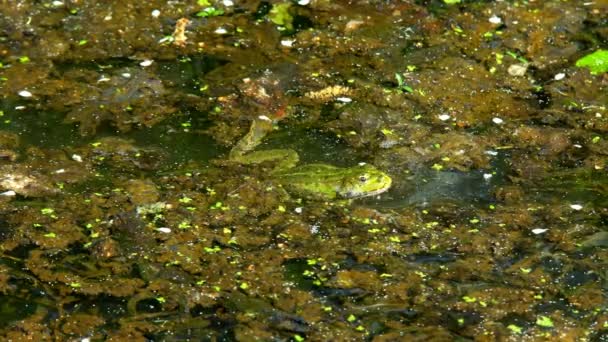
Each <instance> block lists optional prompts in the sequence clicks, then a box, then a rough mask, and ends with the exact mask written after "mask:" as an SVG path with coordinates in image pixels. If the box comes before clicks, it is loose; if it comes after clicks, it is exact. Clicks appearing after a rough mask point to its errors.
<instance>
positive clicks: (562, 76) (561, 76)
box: [553, 72, 566, 81]
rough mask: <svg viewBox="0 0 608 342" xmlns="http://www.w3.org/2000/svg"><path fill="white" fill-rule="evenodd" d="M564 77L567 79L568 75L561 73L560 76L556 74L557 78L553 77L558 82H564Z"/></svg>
mask: <svg viewBox="0 0 608 342" xmlns="http://www.w3.org/2000/svg"><path fill="white" fill-rule="evenodd" d="M564 77H566V74H564V73H563V72H560V73H559V74H555V76H553V79H554V80H556V81H559V80H563V79H564Z"/></svg>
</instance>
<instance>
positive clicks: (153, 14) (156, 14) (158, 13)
mask: <svg viewBox="0 0 608 342" xmlns="http://www.w3.org/2000/svg"><path fill="white" fill-rule="evenodd" d="M152 16H153V17H154V18H158V17H159V16H160V11H159V10H157V9H155V10H154V11H152Z"/></svg>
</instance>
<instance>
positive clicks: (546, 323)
mask: <svg viewBox="0 0 608 342" xmlns="http://www.w3.org/2000/svg"><path fill="white" fill-rule="evenodd" d="M536 325H538V326H541V327H544V328H553V321H552V320H551V318H549V317H547V316H538V318H536Z"/></svg>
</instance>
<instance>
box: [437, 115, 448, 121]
mask: <svg viewBox="0 0 608 342" xmlns="http://www.w3.org/2000/svg"><path fill="white" fill-rule="evenodd" d="M438 118H439V120H441V121H446V120H449V119H450V116H449V115H448V114H441V115H439V116H438Z"/></svg>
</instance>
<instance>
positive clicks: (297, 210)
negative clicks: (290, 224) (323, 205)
mask: <svg viewBox="0 0 608 342" xmlns="http://www.w3.org/2000/svg"><path fill="white" fill-rule="evenodd" d="M293 211H295V212H296V213H297V214H301V213H302V207H297V208H295V209H294V210H293Z"/></svg>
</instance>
